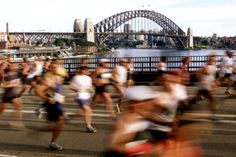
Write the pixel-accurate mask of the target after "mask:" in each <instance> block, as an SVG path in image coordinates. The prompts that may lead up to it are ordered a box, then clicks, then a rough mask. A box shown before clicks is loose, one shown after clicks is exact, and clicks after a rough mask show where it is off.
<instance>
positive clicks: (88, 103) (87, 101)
mask: <svg viewBox="0 0 236 157" xmlns="http://www.w3.org/2000/svg"><path fill="white" fill-rule="evenodd" d="M77 101H78V103H79V105H80V106H84V105H90V99H77Z"/></svg>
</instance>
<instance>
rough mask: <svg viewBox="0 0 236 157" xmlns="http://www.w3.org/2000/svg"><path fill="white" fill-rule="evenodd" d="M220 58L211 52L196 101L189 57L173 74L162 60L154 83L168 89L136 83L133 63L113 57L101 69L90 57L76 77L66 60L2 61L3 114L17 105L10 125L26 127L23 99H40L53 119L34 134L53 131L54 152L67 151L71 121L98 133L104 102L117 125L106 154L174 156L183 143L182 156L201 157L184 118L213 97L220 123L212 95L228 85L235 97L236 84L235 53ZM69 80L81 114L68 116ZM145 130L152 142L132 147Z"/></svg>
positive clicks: (200, 75)
mask: <svg viewBox="0 0 236 157" xmlns="http://www.w3.org/2000/svg"><path fill="white" fill-rule="evenodd" d="M216 59H217V58H216V54H210V55H209V57H208V60H207V63H206V64H205V65H204V66H203V67H202V68H201V69H200V70H199V71H197V72H195V74H194V75H195V76H196V79H197V81H196V83H195V85H196V89H197V91H196V95H195V96H194V97H189V96H188V92H187V87H186V86H187V85H188V84H189V81H190V79H191V75H192V73H189V71H188V65H189V64H190V63H191V60H190V58H189V57H185V58H183V60H182V65H181V66H180V67H179V68H178V69H176V70H175V71H168V67H167V63H166V58H165V57H163V58H162V59H161V61H160V62H159V63H158V64H157V69H158V72H157V76H158V77H157V80H155V81H154V82H153V84H156V83H157V84H159V85H160V86H163V88H162V90H159V91H156V90H154V89H153V88H152V87H151V86H136V85H135V82H134V80H133V77H132V75H133V73H134V65H133V61H132V59H125V58H120V60H119V64H118V65H117V66H115V67H114V69H110V68H109V64H110V63H109V59H105V58H103V59H100V60H99V63H98V66H97V68H96V69H95V71H90V69H89V68H88V64H89V59H88V58H85V59H83V60H82V63H81V64H80V66H79V67H78V68H77V70H76V73H75V74H74V75H73V76H72V77H70V76H69V74H68V73H67V71H66V69H65V68H64V67H63V60H62V59H60V58H58V59H54V60H50V59H47V60H45V59H44V58H43V57H41V56H39V57H38V58H37V59H36V60H35V61H32V60H29V59H27V58H25V59H24V62H23V63H20V64H16V63H11V62H10V60H9V59H6V58H1V59H0V81H1V86H0V87H1V88H3V89H4V92H3V94H2V101H1V106H0V114H1V113H3V111H4V110H5V109H6V108H7V107H8V105H9V104H13V105H14V106H15V112H14V113H13V117H12V120H11V121H10V122H9V123H10V125H12V126H15V127H24V124H23V122H22V107H23V104H24V102H22V99H21V96H22V95H23V94H28V95H36V96H38V97H40V98H41V99H42V100H43V101H44V103H43V104H42V105H41V106H40V107H39V108H36V110H35V111H36V113H37V115H38V116H41V113H42V110H46V113H47V116H46V117H47V120H48V121H50V122H51V123H49V125H48V126H42V127H35V128H32V131H35V132H36V131H49V132H52V137H51V140H50V143H49V146H48V148H49V149H52V150H62V149H63V147H62V146H59V145H58V144H57V143H56V141H57V139H58V138H59V136H60V133H61V131H62V130H63V127H64V123H65V119H71V118H73V117H74V116H84V120H85V124H86V129H87V131H88V132H91V133H95V132H97V130H96V128H95V127H94V126H93V125H92V112H93V108H94V107H95V106H96V104H97V102H98V101H101V100H102V101H104V103H105V107H106V111H107V114H109V115H110V117H111V119H113V120H114V122H115V127H114V131H113V133H112V135H111V137H110V141H109V150H108V151H107V152H106V153H105V154H104V155H105V156H111V157H115V156H135V155H137V154H140V153H141V152H142V153H144V154H145V155H146V156H166V157H167V156H168V153H169V156H171V151H173V147H174V148H175V151H176V145H177V144H178V149H179V150H178V151H179V152H181V156H182V157H185V156H186V157H187V156H188V157H198V156H201V151H200V149H199V148H198V147H195V146H194V145H193V144H192V143H191V142H190V141H189V140H183V139H186V130H188V129H189V128H188V126H189V125H185V123H184V122H183V121H181V120H180V119H181V118H180V117H184V113H185V112H187V111H188V109H189V108H190V107H191V106H192V105H195V104H197V102H198V101H199V100H202V99H207V100H208V105H207V106H208V107H209V117H208V118H209V119H211V120H217V117H216V116H215V113H216V102H215V99H214V97H213V94H212V92H213V91H214V90H215V89H217V87H219V86H226V89H225V94H227V95H229V96H233V95H234V94H233V93H232V91H231V90H230V87H232V86H233V85H234V83H235V81H236V64H235V63H234V60H233V52H231V51H226V55H225V56H224V57H222V59H221V62H220V64H219V65H217V64H216ZM65 80H69V82H68V83H69V87H70V89H71V90H72V91H74V92H75V93H76V97H75V101H76V103H78V106H79V108H80V110H78V112H77V114H75V115H70V116H68V115H67V114H66V113H65V112H64V109H63V106H64V104H65V100H66V99H65V93H63V90H62V89H63V84H64V83H65ZM111 85H113V86H114V87H115V89H116V90H117V92H118V93H119V100H118V103H114V102H113V99H112V97H111V95H110V93H109V90H108V88H107V87H108V86H111ZM114 104H116V105H114ZM187 124H189V123H187ZM186 126H187V127H186ZM193 128H194V127H193ZM195 129H196V128H195ZM143 132H148V133H149V139H146V141H145V142H142V144H140V142H139V145H137V144H130V143H132V142H134V141H135V140H136V138H137V136H138V135H139V134H140V133H143ZM183 132H184V133H183ZM157 143H158V144H157ZM173 143H174V144H173ZM167 145H168V146H167ZM173 145H174V146H173ZM164 147H165V148H164ZM154 148H155V149H154ZM186 148H188V149H186ZM167 150H169V152H168V151H167ZM175 153H176V152H175ZM179 155H180V154H179ZM172 156H173V154H172ZM176 156H177V155H176Z"/></svg>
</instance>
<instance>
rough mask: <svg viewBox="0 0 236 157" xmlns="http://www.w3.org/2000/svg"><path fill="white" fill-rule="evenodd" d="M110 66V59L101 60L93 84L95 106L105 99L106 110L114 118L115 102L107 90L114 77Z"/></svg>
mask: <svg viewBox="0 0 236 157" xmlns="http://www.w3.org/2000/svg"><path fill="white" fill-rule="evenodd" d="M108 65H109V60H108V59H100V62H99V67H98V68H97V69H96V70H95V73H94V74H93V83H94V85H95V94H94V96H93V105H95V104H96V102H97V100H98V98H99V97H101V98H103V99H104V101H105V103H106V110H107V111H108V113H109V114H110V115H111V116H112V117H113V116H115V114H114V110H113V102H112V99H111V96H110V94H109V93H108V91H107V89H106V87H107V85H108V84H109V83H110V79H111V77H112V74H111V72H110V70H109V69H108Z"/></svg>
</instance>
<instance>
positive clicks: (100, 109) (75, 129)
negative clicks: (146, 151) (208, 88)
mask: <svg viewBox="0 0 236 157" xmlns="http://www.w3.org/2000/svg"><path fill="white" fill-rule="evenodd" d="M154 88H156V89H157V90H159V89H160V88H159V87H154ZM65 90H66V92H65V93H67V96H68V98H67V103H66V105H65V111H66V113H68V114H71V113H73V112H75V111H76V110H77V105H76V104H75V102H74V101H73V94H72V92H71V91H69V90H68V89H67V87H65ZM111 91H112V90H111ZM188 91H189V94H190V95H193V94H194V91H195V89H194V88H193V87H189V88H188ZM223 91H224V90H223V89H222V88H220V89H218V90H217V91H216V92H215V93H214V96H215V97H216V98H217V100H218V101H217V104H218V107H217V117H218V118H219V120H217V121H211V120H208V119H206V117H207V113H206V112H205V111H206V109H207V107H206V105H205V104H206V103H205V100H203V101H201V102H200V103H199V104H198V105H197V108H198V109H195V108H194V109H193V111H191V112H190V113H188V116H192V115H195V116H199V118H198V121H202V122H205V123H207V124H209V125H207V127H205V125H204V127H202V128H200V129H199V133H200V134H202V135H204V136H202V138H201V139H200V145H201V146H202V148H203V151H204V157H235V156H236V149H235V148H236V107H235V105H236V104H235V102H236V99H226V100H224V101H220V100H221V99H220V98H222V97H224V96H225V95H224V93H223ZM111 93H112V92H111ZM112 95H113V97H114V98H115V97H116V92H113V93H112ZM114 100H115V99H114ZM23 102H24V108H23V111H22V112H23V113H24V115H23V122H24V125H25V127H24V128H20V129H18V128H15V127H12V126H9V125H8V120H9V118H10V113H11V112H12V110H13V108H12V107H10V108H9V109H8V110H7V111H6V112H5V113H4V114H3V115H2V116H1V117H0V135H1V138H0V157H3V156H17V157H42V156H43V157H99V156H102V155H101V154H102V152H103V151H104V150H106V147H107V143H108V139H109V135H110V133H111V131H112V126H113V124H114V120H113V119H111V118H109V116H108V114H107V113H106V112H105V111H104V109H105V107H104V105H103V103H100V104H99V105H98V106H97V107H96V108H95V109H94V115H93V122H94V125H95V127H96V128H97V130H98V132H97V133H88V132H86V131H85V125H84V122H83V119H82V118H76V119H72V120H70V121H67V122H66V125H65V128H64V130H63V132H62V134H61V136H60V138H59V141H58V143H59V144H60V145H62V146H63V147H64V150H63V151H59V152H58V151H50V150H47V145H48V143H49V140H50V136H51V135H50V133H32V131H31V129H30V128H31V127H33V126H43V125H47V122H46V121H45V120H44V119H41V120H39V119H37V117H36V116H35V113H34V109H35V108H36V107H37V106H38V105H39V104H40V103H41V100H40V99H39V98H37V97H35V96H28V95H27V94H26V95H24V96H23ZM208 126H211V127H208Z"/></svg>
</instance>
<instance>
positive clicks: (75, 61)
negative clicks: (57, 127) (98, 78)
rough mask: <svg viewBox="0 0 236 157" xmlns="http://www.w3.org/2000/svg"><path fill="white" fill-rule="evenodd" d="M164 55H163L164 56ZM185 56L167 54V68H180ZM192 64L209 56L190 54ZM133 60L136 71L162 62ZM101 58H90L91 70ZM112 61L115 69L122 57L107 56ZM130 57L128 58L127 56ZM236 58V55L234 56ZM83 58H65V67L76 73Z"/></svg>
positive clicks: (197, 64) (196, 65)
mask: <svg viewBox="0 0 236 157" xmlns="http://www.w3.org/2000/svg"><path fill="white" fill-rule="evenodd" d="M162 57H163V56H162ZM184 57H185V56H165V58H166V63H167V70H168V71H173V70H176V69H178V68H179V67H180V66H181V64H182V59H183V58H184ZM189 57H190V64H189V67H188V70H189V71H190V72H191V71H197V70H199V69H200V68H201V67H202V66H203V65H205V64H206V62H207V60H208V57H209V56H189ZM216 57H217V63H216V64H217V65H218V64H220V62H221V59H222V58H223V57H224V56H223V55H221V56H220V55H217V56H216ZM129 58H131V59H132V60H133V64H134V71H135V72H156V71H157V68H156V65H157V63H159V62H160V59H161V57H129ZM99 59H100V58H88V60H89V63H88V67H89V69H90V70H91V71H94V70H95V69H96V68H97V66H98V63H99ZM107 59H109V61H110V64H109V68H110V69H113V68H114V67H115V66H116V65H117V64H119V59H120V58H107ZM127 59H128V58H127ZM234 60H236V56H234ZM81 61H82V58H70V59H64V67H65V68H66V69H67V70H68V72H69V73H74V72H75V71H76V69H77V68H78V67H79V66H80V65H81Z"/></svg>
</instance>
